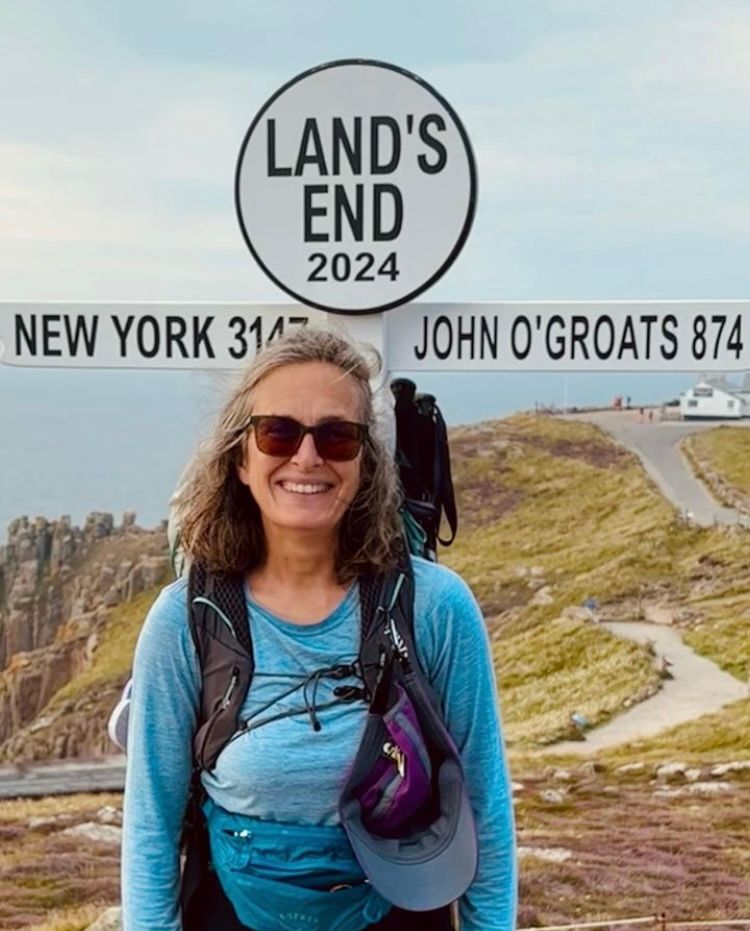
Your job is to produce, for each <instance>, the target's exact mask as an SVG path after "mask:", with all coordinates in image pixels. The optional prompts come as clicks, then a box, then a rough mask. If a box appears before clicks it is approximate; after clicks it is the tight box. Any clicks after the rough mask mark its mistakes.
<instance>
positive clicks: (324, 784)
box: [122, 559, 517, 931]
mask: <svg viewBox="0 0 750 931" xmlns="http://www.w3.org/2000/svg"><path fill="white" fill-rule="evenodd" d="M413 563H414V576H415V600H414V611H415V640H416V648H417V652H418V654H419V659H420V663H421V666H422V668H423V669H424V670H425V673H426V675H427V677H428V678H429V680H430V682H431V683H432V685H433V687H434V689H435V691H436V692H437V694H438V695H439V696H440V697H441V699H442V704H443V709H444V713H445V719H446V724H447V725H448V728H449V730H450V732H451V734H452V736H453V739H454V740H455V742H456V745H457V747H458V749H459V751H460V754H461V758H462V761H463V765H464V770H465V773H466V781H467V787H468V790H469V796H470V799H471V802H472V806H473V809H474V813H475V816H476V821H477V830H478V836H479V865H478V870H477V875H476V878H475V880H474V882H473V884H472V885H471V887H470V888H469V889H468V890H467V892H466V893H465V894H464V895H463V896H462V898H461V902H460V915H461V928H462V931H511V929H512V928H514V926H515V914H516V902H517V891H516V881H517V879H516V857H515V844H514V829H513V812H512V801H511V793H510V785H509V778H508V772H507V767H506V762H505V754H504V748H503V743H502V736H501V731H500V720H499V714H498V702H497V694H496V689H495V680H494V672H493V668H492V662H491V658H490V652H489V644H488V638H487V633H486V629H485V625H484V622H483V619H482V616H481V613H480V611H479V608H478V606H477V603H476V601H475V600H474V597H473V595H472V594H471V592H470V590H469V588H468V587H467V586H466V584H465V583H464V582H463V581H462V580H461V579H460V578H459V577H458V576H457V575H456V574H455V573H453V572H451V571H450V570H449V569H447V568H445V567H444V566H439V565H436V564H435V563H430V562H427V561H425V560H421V559H414V560H413ZM248 608H249V616H250V618H251V629H252V640H253V651H254V656H255V673H254V677H253V681H252V684H251V687H250V689H249V692H248V695H247V697H246V699H245V703H244V707H243V710H242V718H243V720H246V719H248V718H253V717H255V718H256V721H261V720H264V719H265V718H266V717H270V716H271V715H274V714H276V713H278V712H280V711H285V710H294V711H302V710H303V709H304V707H305V705H304V701H303V699H302V696H301V693H300V691H299V690H297V691H295V692H293V693H291V694H289V695H288V696H287V697H285V698H279V696H281V695H282V694H283V693H284V692H287V691H288V690H290V689H291V688H292V687H293V686H294V685H295V684H297V683H299V682H301V681H302V680H303V678H304V677H305V676H306V675H308V674H309V673H311V672H314V671H315V670H316V669H320V668H322V667H328V666H332V665H336V664H337V663H342V662H352V661H353V660H354V659H355V658H356V656H357V653H358V649H359V629H360V624H359V593H358V587H357V586H356V585H354V586H352V588H351V589H350V590H349V592H348V593H347V595H346V597H345V598H344V600H343V601H342V602H341V604H339V606H338V607H337V608H336V609H335V610H334V611H333V612H332V613H331V614H330V615H329V616H328V617H326V618H324V619H323V620H322V621H320V622H319V623H316V624H310V625H300V624H294V623H291V622H288V621H284V620H281V619H279V618H277V617H275V616H274V615H272V614H270V612H268V611H266V610H265V609H263V608H262V607H260V606H259V605H257V604H255V603H254V602H253V601H252V600H251V599H250V598H249V597H248ZM133 677H134V687H133V695H132V702H131V709H130V727H129V735H128V769H127V781H126V789H125V812H124V814H125V818H124V834H123V859H122V900H123V916H124V931H181V922H180V915H179V904H178V896H179V836H180V831H181V826H182V818H183V813H184V810H185V803H186V799H187V793H188V788H189V784H190V775H191V771H192V751H191V745H192V736H193V733H194V731H195V728H196V721H197V715H198V706H199V697H200V685H201V678H200V669H199V664H198V658H197V655H196V652H195V647H194V644H193V641H192V638H191V636H190V631H189V625H188V619H187V586H186V582H185V581H184V580H179V581H177V582H175V583H173V584H172V585H170V586H168V587H167V588H165V589H164V590H163V591H162V593H161V594H160V596H159V598H158V599H157V600H156V602H155V604H154V605H153V607H152V608H151V610H150V612H149V614H148V617H147V618H146V621H145V624H144V626H143V630H142V631H141V635H140V637H139V640H138V646H137V648H136V654H135V661H134V672H133ZM347 681H348V680H344V681H343V683H342V681H341V680H338V681H332V680H326V679H323V680H321V682H320V684H319V685H318V694H317V696H316V702H315V704H316V705H317V706H318V707H320V706H322V705H323V704H325V703H326V702H327V701H329V700H330V699H331V697H332V691H333V688H334V687H335V686H338V685H342V684H346V682H347ZM352 684H356V683H355V682H354V680H352ZM266 706H267V707H266ZM262 709H265V710H262ZM366 713H367V707H366V705H365V704H364V703H363V702H354V703H351V704H339V705H336V706H334V707H331V708H328V709H324V710H322V711H320V712H319V713H318V717H319V719H320V723H321V725H322V727H321V729H320V730H319V731H314V730H313V728H312V726H311V721H310V717H309V715H308V714H305V713H299V714H294V715H291V716H287V717H282V718H280V719H278V720H275V721H272V722H270V723H268V724H264V725H262V726H260V727H257V728H255V729H253V730H251V731H250V732H248V733H244V734H242V735H241V736H239V737H238V738H237V739H235V740H233V741H232V742H231V743H230V744H229V745H228V746H227V747H225V749H224V750H223V751H222V753H221V755H220V756H219V759H218V762H217V765H216V768H215V769H214V771H213V772H212V773H210V774H208V773H207V774H204V776H203V784H204V786H205V788H206V791H207V792H208V794H209V796H210V797H211V798H212V799H213V801H214V802H215V803H216V804H217V805H219V806H221V807H222V808H224V809H226V810H227V811H231V812H236V813H238V814H244V815H248V816H251V817H254V818H261V819H264V820H268V821H278V822H286V823H296V824H309V825H333V824H338V823H339V816H338V798H339V794H340V792H341V788H342V786H343V783H344V781H345V779H346V775H347V773H348V770H349V767H350V764H351V761H352V759H353V758H354V755H355V753H356V749H357V746H358V743H359V739H360V736H361V734H362V731H363V728H364V723H365V716H366ZM256 715H257V717H256Z"/></svg>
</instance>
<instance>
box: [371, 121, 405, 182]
mask: <svg viewBox="0 0 750 931" xmlns="http://www.w3.org/2000/svg"><path fill="white" fill-rule="evenodd" d="M383 129H384V130H389V131H390V137H391V139H390V158H387V159H386V158H385V157H384V155H383V151H382V149H381V145H383V142H382V137H381V130H383ZM381 159H383V160H382V161H381ZM400 161H401V130H400V129H399V127H398V123H397V122H396V120H394V119H393V117H392V116H372V117H370V173H371V174H373V175H389V174H391V173H392V172H394V171H395V170H396V168H397V167H398V163H399V162H400Z"/></svg>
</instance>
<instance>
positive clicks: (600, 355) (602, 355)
mask: <svg viewBox="0 0 750 931" xmlns="http://www.w3.org/2000/svg"><path fill="white" fill-rule="evenodd" d="M605 330H606V333H604V332H603V331H605ZM605 339H606V340H607V342H606V343H605V342H603V341H604V340H605ZM614 348H615V324H614V321H613V320H612V318H611V317H610V316H609V314H602V315H601V316H600V317H597V319H596V323H595V324H594V352H595V353H596V357H597V359H601V360H604V361H606V360H607V359H609V357H610V356H611V355H612V352H613V351H614Z"/></svg>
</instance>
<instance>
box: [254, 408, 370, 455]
mask: <svg viewBox="0 0 750 931" xmlns="http://www.w3.org/2000/svg"><path fill="white" fill-rule="evenodd" d="M249 427H252V428H253V430H254V431H255V445H256V446H257V447H258V449H259V450H260V451H261V452H262V453H265V454H266V455H267V456H278V457H280V458H281V457H283V458H285V459H288V458H289V457H290V456H293V455H294V454H295V453H296V452H297V450H298V449H299V448H300V446H301V445H302V440H303V439H304V438H305V436H306V435H307V434H308V433H312V437H313V442H314V443H315V448H316V449H317V451H318V454H319V455H320V456H322V458H323V459H330V460H331V461H332V462H349V461H351V460H352V459H356V457H357V454H358V453H359V451H360V449H361V448H362V444H363V443H364V441H365V437H366V436H367V425H366V424H363V423H352V422H350V421H348V420H326V421H325V422H324V423H318V424H315V426H314V427H306V426H305V425H304V424H302V423H300V422H299V421H297V420H294V418H292V417H276V416H274V415H273V414H259V415H257V416H255V415H254V416H252V417H249V418H248V419H247V420H246V421H245V423H244V425H243V427H242V430H247V429H248V428H249Z"/></svg>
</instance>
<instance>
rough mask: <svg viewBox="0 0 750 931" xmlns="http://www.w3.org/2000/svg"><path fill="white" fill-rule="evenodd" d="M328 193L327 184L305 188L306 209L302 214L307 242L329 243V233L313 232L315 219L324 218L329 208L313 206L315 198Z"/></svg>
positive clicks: (308, 185) (306, 186) (310, 185)
mask: <svg viewBox="0 0 750 931" xmlns="http://www.w3.org/2000/svg"><path fill="white" fill-rule="evenodd" d="M327 193H328V185H327V184H306V185H305V186H304V188H303V197H304V208H303V211H302V214H303V216H304V222H305V242H328V233H315V232H313V220H314V218H315V217H324V216H326V214H327V213H328V208H327V207H320V206H314V205H313V197H315V196H317V195H319V194H327Z"/></svg>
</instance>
